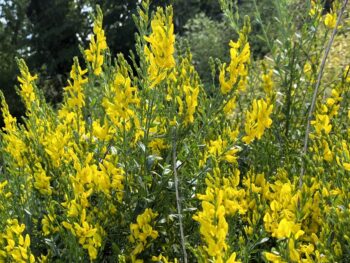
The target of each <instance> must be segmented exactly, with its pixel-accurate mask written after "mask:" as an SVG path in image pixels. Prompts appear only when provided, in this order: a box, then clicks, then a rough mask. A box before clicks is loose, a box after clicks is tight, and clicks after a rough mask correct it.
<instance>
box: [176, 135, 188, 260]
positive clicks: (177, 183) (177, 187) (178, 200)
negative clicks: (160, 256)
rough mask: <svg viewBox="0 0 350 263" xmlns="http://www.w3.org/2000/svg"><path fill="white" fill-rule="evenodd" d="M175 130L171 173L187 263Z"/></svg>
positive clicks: (183, 250)
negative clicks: (172, 174)
mask: <svg viewBox="0 0 350 263" xmlns="http://www.w3.org/2000/svg"><path fill="white" fill-rule="evenodd" d="M176 147H177V146H176V130H174V137H173V154H172V155H173V156H172V157H173V173H174V184H175V195H176V206H177V214H178V217H179V225H180V237H181V246H182V253H183V262H184V263H187V252H186V246H185V235H184V229H183V225H182V213H181V202H180V194H179V177H178V175H177V164H176V158H177V157H176Z"/></svg>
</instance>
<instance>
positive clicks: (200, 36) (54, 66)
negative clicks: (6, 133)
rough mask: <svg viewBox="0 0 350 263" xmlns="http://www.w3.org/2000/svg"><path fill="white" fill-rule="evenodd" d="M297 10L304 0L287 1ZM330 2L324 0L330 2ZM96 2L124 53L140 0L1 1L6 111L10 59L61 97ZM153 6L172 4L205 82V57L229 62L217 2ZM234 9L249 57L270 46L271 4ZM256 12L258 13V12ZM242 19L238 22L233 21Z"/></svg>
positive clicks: (0, 79) (185, 0) (257, 0)
mask: <svg viewBox="0 0 350 263" xmlns="http://www.w3.org/2000/svg"><path fill="white" fill-rule="evenodd" d="M290 2H291V5H293V8H298V6H299V7H300V8H301V7H302V4H303V2H304V1H290ZM330 2H331V1H325V5H329V3H330ZM96 4H99V5H100V6H101V8H102V10H103V12H104V29H105V32H106V36H107V42H108V45H109V48H110V52H111V55H112V56H113V57H114V56H115V55H116V54H117V53H119V52H122V53H124V54H125V55H126V57H127V56H128V55H129V50H130V49H132V48H133V46H134V45H133V43H134V33H135V31H136V28H135V26H134V23H133V20H132V14H134V13H135V12H136V8H137V6H138V5H139V1H128V0H46V1H42V0H0V65H1V67H0V89H1V90H2V91H3V92H4V94H5V97H6V99H7V101H8V103H9V106H10V111H11V113H12V114H13V115H14V116H16V117H17V118H19V117H20V116H21V115H22V112H23V106H22V105H21V102H20V100H19V98H18V97H17V95H16V93H15V88H14V87H15V85H16V84H17V80H16V76H17V73H18V72H17V66H16V63H15V59H14V58H15V57H22V58H24V59H25V60H26V61H27V63H28V65H29V67H30V69H31V71H32V72H33V73H36V74H38V75H39V85H38V86H39V87H40V88H41V90H42V91H43V92H44V94H45V96H46V98H47V100H48V101H49V102H51V103H52V104H53V105H56V104H58V103H59V102H60V101H61V99H62V98H61V94H62V88H63V87H64V86H65V85H66V84H67V83H66V79H67V75H68V74H69V70H70V67H71V64H72V58H73V56H81V53H80V51H79V45H80V46H85V47H86V46H87V42H88V37H89V32H91V27H92V17H91V15H90V13H91V10H93V8H94V6H95V5H96ZM152 4H153V6H158V5H167V4H172V5H173V7H174V15H175V17H174V24H175V30H176V33H177V41H178V43H179V45H182V46H188V47H189V48H190V49H191V51H192V53H193V60H194V63H195V65H196V67H197V70H198V72H199V74H200V76H201V77H202V80H203V82H204V84H207V83H210V81H211V75H210V66H209V63H208V60H209V57H213V58H219V59H220V60H221V61H227V60H229V54H228V50H229V49H228V46H227V45H228V43H229V40H230V39H235V38H236V35H235V34H236V33H235V32H234V30H232V29H231V27H230V26H229V25H228V23H229V22H228V21H227V19H226V17H225V15H224V14H223V13H222V12H221V10H220V5H219V1H218V0H152ZM234 9H235V10H233V11H234V12H237V11H239V14H240V17H243V16H244V15H248V16H250V18H251V21H252V33H251V37H250V43H251V46H252V51H253V56H254V57H255V58H261V57H263V56H264V55H265V54H267V53H268V52H269V51H270V48H271V46H268V45H267V44H266V41H264V39H263V38H262V37H261V36H262V33H263V32H261V24H264V25H265V29H267V30H268V32H267V33H268V36H269V37H270V38H271V40H272V39H273V36H274V33H275V32H276V25H277V23H278V21H277V20H276V19H275V17H276V6H274V5H273V4H272V2H271V1H269V0H238V1H236V6H235V8H234ZM257 10H259V15H257V12H256V11H257ZM237 23H238V24H239V23H242V21H237Z"/></svg>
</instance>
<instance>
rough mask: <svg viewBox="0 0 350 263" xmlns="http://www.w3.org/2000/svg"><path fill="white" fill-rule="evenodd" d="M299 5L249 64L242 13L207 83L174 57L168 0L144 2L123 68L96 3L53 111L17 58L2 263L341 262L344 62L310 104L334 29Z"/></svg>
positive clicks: (348, 158)
mask: <svg viewBox="0 0 350 263" xmlns="http://www.w3.org/2000/svg"><path fill="white" fill-rule="evenodd" d="M280 8H284V9H283V10H284V12H285V13H286V10H288V6H286V5H281V6H280ZM310 8H311V9H310V12H309V14H304V16H303V17H302V18H303V19H305V23H304V25H303V26H302V28H299V29H295V28H288V30H287V29H286V31H285V32H286V34H285V35H284V36H285V37H286V38H285V39H279V40H278V41H276V45H275V46H274V48H273V52H272V53H271V54H270V56H271V58H272V59H271V60H272V61H273V62H268V60H267V59H266V60H265V61H263V62H261V61H260V62H254V61H252V60H251V54H250V45H249V32H250V22H249V19H245V20H244V25H243V27H242V28H241V29H240V30H239V32H238V33H239V34H238V35H239V37H238V39H236V40H235V41H233V40H232V41H230V43H229V51H230V58H229V60H228V62H227V63H224V64H221V63H219V65H214V64H213V65H212V75H213V79H214V81H213V84H212V85H211V86H210V87H209V88H206V89H204V88H203V85H202V83H201V80H200V78H199V76H198V74H197V72H196V71H195V68H194V66H193V64H192V56H191V53H190V52H189V51H188V50H178V51H177V53H178V55H177V57H176V58H175V56H174V52H175V48H174V44H175V35H174V26H173V22H172V15H173V14H172V8H171V7H167V8H165V9H162V8H158V9H157V10H156V12H154V13H153V14H152V15H151V16H150V15H149V2H148V1H143V2H142V7H141V8H140V9H139V10H138V16H137V17H135V18H134V20H135V23H136V26H137V28H138V31H139V34H138V35H137V37H136V44H135V46H136V53H137V54H131V60H132V65H129V64H128V62H127V61H126V59H125V58H124V57H123V56H122V55H118V56H117V57H116V58H115V59H112V58H111V57H110V55H109V51H108V47H107V44H106V38H105V35H104V30H103V23H102V22H103V21H102V20H103V16H102V12H101V10H100V8H99V7H97V8H96V14H95V23H94V28H93V34H92V35H91V40H90V45H89V47H88V48H87V49H86V50H85V51H84V52H83V53H84V56H85V61H84V62H85V64H86V68H82V67H81V64H83V63H81V62H80V61H78V59H77V58H75V59H74V60H73V66H72V70H71V72H70V79H69V80H68V85H67V87H65V88H64V91H65V93H64V100H63V103H62V105H61V106H60V107H59V109H58V110H55V109H52V108H51V107H50V106H49V105H48V104H47V103H46V102H45V101H44V99H43V95H42V93H41V92H40V91H39V90H38V88H37V87H36V84H35V83H36V79H37V78H38V77H37V76H35V75H34V76H33V75H32V74H31V73H30V71H29V69H28V68H27V66H26V64H25V62H24V61H23V60H21V59H19V60H18V66H19V70H20V76H19V77H18V81H19V83H20V88H19V90H18V93H19V95H20V96H21V98H22V100H23V103H24V105H25V107H26V117H25V119H24V123H23V124H18V123H17V120H16V119H15V118H13V117H12V116H11V114H10V113H9V110H8V105H7V104H6V102H5V100H4V97H3V95H1V103H2V115H3V118H4V122H5V126H4V128H3V130H2V131H1V133H0V136H1V142H0V153H1V155H0V156H1V170H0V172H1V174H0V200H1V203H0V208H1V209H0V219H1V220H0V261H2V262H12V261H15V262H35V261H38V262H48V261H49V262H62V261H69V262H86V261H99V262H109V261H111V262H116V261H117V262H144V261H146V262H150V261H154V262H171V261H174V262H178V261H182V262H239V261H244V262H248V261H258V262H259V261H260V262H261V261H265V262H268V261H271V262H335V261H337V262H347V261H348V260H349V258H350V244H349V235H348V233H349V232H350V224H349V221H348V218H349V209H350V204H349V191H348V190H349V179H348V175H349V171H350V147H349V141H350V140H349V136H350V130H349V125H348V123H349V119H350V111H349V86H350V77H349V66H348V67H346V68H343V69H339V71H341V73H340V74H339V75H338V77H337V78H336V81H334V82H333V86H327V87H324V86H321V89H320V90H321V92H319V94H316V95H318V96H317V97H316V102H317V103H316V110H315V112H313V111H312V109H313V105H310V102H311V101H312V100H311V99H312V97H313V92H314V87H315V83H316V78H317V74H318V72H319V66H320V64H321V63H322V59H321V57H322V54H323V51H324V50H323V47H324V44H325V41H326V40H327V36H328V34H329V33H330V32H332V30H334V26H333V24H332V23H329V17H328V18H327V16H326V23H325V24H324V21H325V18H324V17H322V16H321V10H320V7H319V5H318V3H316V2H314V1H313V2H312V5H311V7H310ZM335 11H336V10H334V13H332V14H331V15H333V16H335ZM332 19H333V18H332ZM282 22H283V21H282V20H281V23H282ZM294 29H295V30H297V31H294V32H293V30H294ZM319 29H320V30H323V32H325V33H324V34H325V37H321V38H320V37H319V35H318V34H317V31H318V30H319ZM288 32H292V33H293V34H292V35H289V34H287V33H288ZM136 56H137V57H136ZM215 78H217V82H216V81H215ZM310 108H311V110H310ZM308 112H310V113H311V118H309V117H308V116H307V113H308ZM307 124H310V125H311V129H310V131H305V127H306V126H307ZM306 142H309V143H308V145H307V144H306ZM305 145H306V146H308V147H306V146H305Z"/></svg>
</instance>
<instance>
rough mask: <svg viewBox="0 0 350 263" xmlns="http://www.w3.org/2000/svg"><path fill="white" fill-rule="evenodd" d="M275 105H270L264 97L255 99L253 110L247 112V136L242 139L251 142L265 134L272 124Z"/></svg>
mask: <svg viewBox="0 0 350 263" xmlns="http://www.w3.org/2000/svg"><path fill="white" fill-rule="evenodd" d="M272 109H273V105H270V104H269V103H268V102H266V101H265V100H263V99H260V100H256V99H255V100H254V101H253V107H252V109H251V111H247V113H246V122H245V132H246V136H244V137H243V138H242V141H243V142H245V143H247V144H250V143H251V142H252V141H253V140H255V139H260V138H261V137H262V135H263V134H264V131H265V129H267V128H269V127H270V126H271V124H272V120H271V118H270V115H271V113H272Z"/></svg>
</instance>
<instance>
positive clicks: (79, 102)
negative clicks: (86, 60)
mask: <svg viewBox="0 0 350 263" xmlns="http://www.w3.org/2000/svg"><path fill="white" fill-rule="evenodd" d="M86 72H87V69H85V70H82V69H81V67H80V65H79V61H78V59H77V58H74V64H73V66H72V70H71V71H70V77H71V79H72V80H73V83H72V82H71V81H68V86H67V87H65V88H64V90H65V91H66V92H68V95H69V96H67V97H66V103H67V105H68V107H69V108H70V109H74V107H78V108H82V107H83V106H84V105H85V95H84V92H83V85H84V84H85V83H87V82H88V79H87V78H84V75H85V74H86Z"/></svg>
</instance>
